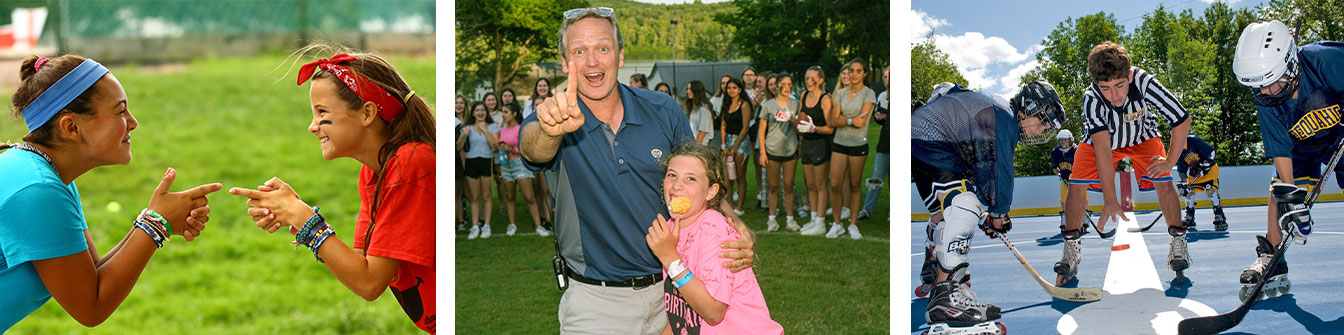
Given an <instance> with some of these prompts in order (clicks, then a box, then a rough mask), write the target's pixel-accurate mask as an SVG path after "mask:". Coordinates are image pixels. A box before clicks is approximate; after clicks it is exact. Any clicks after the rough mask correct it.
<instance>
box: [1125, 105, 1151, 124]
mask: <svg viewBox="0 0 1344 335" xmlns="http://www.w3.org/2000/svg"><path fill="white" fill-rule="evenodd" d="M1147 113H1148V109H1146V108H1139V110H1137V111H1135V112H1133V113H1129V114H1125V123H1130V122H1134V121H1138V120H1139V119H1142V118H1143V115H1144V114H1147Z"/></svg>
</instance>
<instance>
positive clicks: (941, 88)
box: [924, 81, 957, 104]
mask: <svg viewBox="0 0 1344 335" xmlns="http://www.w3.org/2000/svg"><path fill="white" fill-rule="evenodd" d="M956 86H957V84H953V83H949V82H946V81H944V82H941V83H938V85H933V93H932V94H929V100H927V101H924V103H925V104H928V103H930V102H933V99H937V98H938V97H941V96H944V95H947V92H950V91H952V88H953V87H956Z"/></svg>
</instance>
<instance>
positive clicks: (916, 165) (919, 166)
mask: <svg viewBox="0 0 1344 335" xmlns="http://www.w3.org/2000/svg"><path fill="white" fill-rule="evenodd" d="M910 177H911V179H914V180H915V189H917V190H919V197H920V198H921V199H923V200H924V207H925V208H928V209H929V214H935V213H938V212H942V211H943V203H944V201H947V200H951V198H949V197H955V196H956V195H957V194H959V193H962V192H969V191H970V188H971V181H970V180H969V179H967V178H966V175H965V174H961V173H954V172H951V171H943V170H939V169H938V168H935V167H933V166H930V165H928V164H925V163H924V162H921V161H920V160H919V159H917V158H916V159H911V160H910Z"/></svg>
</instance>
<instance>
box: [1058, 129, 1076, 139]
mask: <svg viewBox="0 0 1344 335" xmlns="http://www.w3.org/2000/svg"><path fill="white" fill-rule="evenodd" d="M1066 138H1067V139H1070V140H1072V139H1073V133H1072V132H1069V130H1068V129H1060V130H1059V135H1055V140H1056V141H1058V140H1062V139H1066Z"/></svg>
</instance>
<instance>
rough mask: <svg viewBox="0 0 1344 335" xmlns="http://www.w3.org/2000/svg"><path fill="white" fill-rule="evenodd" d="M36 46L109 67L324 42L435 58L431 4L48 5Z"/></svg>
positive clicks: (138, 0)
mask: <svg viewBox="0 0 1344 335" xmlns="http://www.w3.org/2000/svg"><path fill="white" fill-rule="evenodd" d="M46 5H47V8H48V10H49V15H48V19H47V24H46V29H44V31H43V34H42V38H41V40H40V41H39V45H46V46H51V47H55V48H56V49H57V50H59V52H60V53H74V54H80V55H85V56H90V57H96V58H98V59H99V60H106V61H113V62H115V61H140V62H160V61H180V60H185V59H191V58H195V57H209V56H247V55H255V54H259V53H264V52H279V51H287V50H293V49H295V48H298V47H301V46H303V45H305V44H307V43H308V42H315V41H321V42H327V43H334V44H339V45H343V46H348V47H353V48H357V49H361V50H370V51H377V52H380V53H409V54H428V53H433V52H434V30H435V27H434V21H435V13H434V7H435V3H434V1H432V0H387V1H372V0H335V1H313V0H289V1H262V0H223V1H202V0H119V1H93V0H49V1H46Z"/></svg>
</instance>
